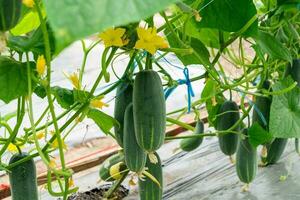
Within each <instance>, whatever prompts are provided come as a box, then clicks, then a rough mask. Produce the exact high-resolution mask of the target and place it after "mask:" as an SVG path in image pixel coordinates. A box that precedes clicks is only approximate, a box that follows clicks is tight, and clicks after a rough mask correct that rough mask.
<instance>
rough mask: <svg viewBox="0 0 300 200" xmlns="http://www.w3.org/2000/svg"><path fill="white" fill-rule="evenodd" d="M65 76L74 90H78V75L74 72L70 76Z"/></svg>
mask: <svg viewBox="0 0 300 200" xmlns="http://www.w3.org/2000/svg"><path fill="white" fill-rule="evenodd" d="M66 76H67V78H68V79H69V80H70V81H71V83H72V85H73V86H74V88H76V89H80V82H79V78H78V74H77V73H76V72H73V73H72V74H69V75H66Z"/></svg>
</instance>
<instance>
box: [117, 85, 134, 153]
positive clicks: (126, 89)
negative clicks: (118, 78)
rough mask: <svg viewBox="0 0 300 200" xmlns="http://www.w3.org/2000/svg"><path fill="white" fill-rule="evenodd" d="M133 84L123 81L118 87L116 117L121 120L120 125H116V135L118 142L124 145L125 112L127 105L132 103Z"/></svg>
mask: <svg viewBox="0 0 300 200" xmlns="http://www.w3.org/2000/svg"><path fill="white" fill-rule="evenodd" d="M132 91H133V86H132V85H131V84H130V83H127V82H123V83H121V84H120V85H119V87H118V88H117V93H116V99H115V108H114V118H115V119H116V120H117V121H118V122H119V124H120V126H119V127H117V126H115V127H114V129H115V136H116V140H117V142H118V144H119V145H120V146H121V147H123V135H124V114H125V110H126V107H127V106H128V105H129V104H130V103H132Z"/></svg>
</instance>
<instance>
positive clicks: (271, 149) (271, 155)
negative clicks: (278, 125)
mask: <svg viewBox="0 0 300 200" xmlns="http://www.w3.org/2000/svg"><path fill="white" fill-rule="evenodd" d="M287 141H288V139H286V138H275V139H274V141H273V142H272V143H271V144H267V145H266V147H267V157H266V158H262V161H263V162H264V163H265V165H272V164H275V163H277V162H278V160H279V159H280V157H281V155H282V154H283V152H284V149H285V147H286V144H287Z"/></svg>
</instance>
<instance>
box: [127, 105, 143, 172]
mask: <svg viewBox="0 0 300 200" xmlns="http://www.w3.org/2000/svg"><path fill="white" fill-rule="evenodd" d="M123 143H124V156H125V163H126V165H127V167H128V169H129V170H130V171H133V172H141V171H142V170H143V169H144V167H145V164H146V159H147V154H146V152H145V151H144V150H143V149H141V147H140V146H139V145H138V144H137V141H136V137H135V131H134V121H133V106H132V104H130V105H128V106H127V108H126V111H125V116H124V141H123Z"/></svg>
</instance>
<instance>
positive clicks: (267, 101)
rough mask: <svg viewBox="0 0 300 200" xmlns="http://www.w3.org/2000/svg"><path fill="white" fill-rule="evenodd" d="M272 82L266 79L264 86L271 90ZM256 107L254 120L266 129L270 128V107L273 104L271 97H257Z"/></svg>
mask: <svg viewBox="0 0 300 200" xmlns="http://www.w3.org/2000/svg"><path fill="white" fill-rule="evenodd" d="M270 87H271V84H270V82H269V81H264V82H263V85H262V88H263V89H266V90H269V88H270ZM254 102H255V108H254V109H253V115H252V122H253V123H254V122H257V123H258V124H259V125H260V126H261V127H263V128H264V129H265V130H269V119H270V109H271V104H272V98H271V97H261V96H257V97H255V101H254Z"/></svg>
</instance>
